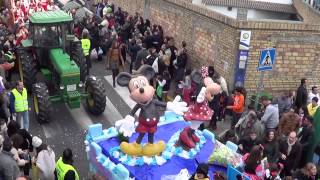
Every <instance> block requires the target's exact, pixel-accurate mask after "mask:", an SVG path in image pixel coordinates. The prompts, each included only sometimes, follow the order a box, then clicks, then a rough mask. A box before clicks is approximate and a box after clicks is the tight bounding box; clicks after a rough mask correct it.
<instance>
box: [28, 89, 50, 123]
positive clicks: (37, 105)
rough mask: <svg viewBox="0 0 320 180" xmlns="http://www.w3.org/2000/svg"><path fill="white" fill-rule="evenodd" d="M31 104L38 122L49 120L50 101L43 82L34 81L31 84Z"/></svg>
mask: <svg viewBox="0 0 320 180" xmlns="http://www.w3.org/2000/svg"><path fill="white" fill-rule="evenodd" d="M32 92H33V106H34V111H35V113H36V116H37V120H38V122H39V123H46V122H49V121H50V113H51V101H50V99H49V91H48V88H47V85H46V84H45V83H36V84H34V85H33V89H32Z"/></svg>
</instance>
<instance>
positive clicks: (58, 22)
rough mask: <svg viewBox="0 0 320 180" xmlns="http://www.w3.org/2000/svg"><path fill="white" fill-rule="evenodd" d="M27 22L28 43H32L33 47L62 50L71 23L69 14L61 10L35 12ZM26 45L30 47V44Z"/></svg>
mask: <svg viewBox="0 0 320 180" xmlns="http://www.w3.org/2000/svg"><path fill="white" fill-rule="evenodd" d="M29 20H30V24H29V31H30V32H31V33H30V34H31V35H30V37H29V41H32V46H33V47H37V48H48V49H50V48H58V47H61V48H63V49H64V45H65V44H66V37H67V36H70V35H68V34H69V33H70V31H71V25H72V22H73V19H72V17H71V16H70V15H69V14H67V13H66V12H64V11H61V10H57V11H46V12H36V13H33V14H32V15H31V16H30V18H29ZM28 44H29V45H31V43H30V42H29V43H28Z"/></svg>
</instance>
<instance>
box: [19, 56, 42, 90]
mask: <svg viewBox="0 0 320 180" xmlns="http://www.w3.org/2000/svg"><path fill="white" fill-rule="evenodd" d="M18 56H19V57H18V63H19V64H18V66H19V75H20V80H21V81H23V82H24V84H25V86H26V88H27V89H28V90H29V91H30V90H31V88H32V85H33V84H34V83H35V82H36V75H37V72H38V70H37V62H36V61H35V60H34V59H33V55H32V53H31V52H28V51H27V50H19V51H18Z"/></svg>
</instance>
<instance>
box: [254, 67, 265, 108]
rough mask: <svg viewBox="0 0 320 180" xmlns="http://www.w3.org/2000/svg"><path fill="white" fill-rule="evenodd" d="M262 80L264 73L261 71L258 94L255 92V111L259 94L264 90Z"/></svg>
mask: <svg viewBox="0 0 320 180" xmlns="http://www.w3.org/2000/svg"><path fill="white" fill-rule="evenodd" d="M263 79H264V71H261V72H260V77H259V84H258V92H257V95H256V99H255V101H254V109H255V110H258V105H259V100H260V96H261V92H262V91H263V89H264V84H263Z"/></svg>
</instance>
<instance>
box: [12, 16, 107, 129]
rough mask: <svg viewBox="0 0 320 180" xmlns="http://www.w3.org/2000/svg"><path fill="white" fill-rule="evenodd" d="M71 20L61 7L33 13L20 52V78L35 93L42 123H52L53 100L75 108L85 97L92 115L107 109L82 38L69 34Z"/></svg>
mask: <svg viewBox="0 0 320 180" xmlns="http://www.w3.org/2000/svg"><path fill="white" fill-rule="evenodd" d="M72 22H73V19H72V17H71V16H70V15H69V14H67V13H66V12H64V11H61V10H57V11H47V12H36V13H33V14H32V15H31V16H30V17H29V32H30V35H29V38H28V39H26V40H24V41H22V43H21V44H22V45H21V47H20V48H19V49H18V52H17V54H18V65H19V74H20V79H21V80H23V82H24V84H25V86H26V88H27V89H28V90H29V91H31V92H32V93H33V103H34V110H35V113H36V115H37V119H38V121H39V122H41V123H43V122H49V120H50V113H51V110H52V107H51V106H52V104H53V103H54V102H56V103H61V102H63V103H66V104H67V105H68V107H70V108H71V109H73V108H79V107H80V104H81V101H82V99H86V107H87V109H88V111H89V112H90V113H92V114H93V115H99V114H102V113H103V112H104V110H105V106H106V93H105V87H104V85H103V82H102V80H101V79H99V78H96V77H94V76H87V65H86V62H85V61H86V60H85V57H84V54H83V51H82V47H81V41H80V40H78V39H77V38H75V36H73V35H71V34H70V32H71V26H72ZM39 72H40V73H39ZM39 79H40V80H39Z"/></svg>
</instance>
